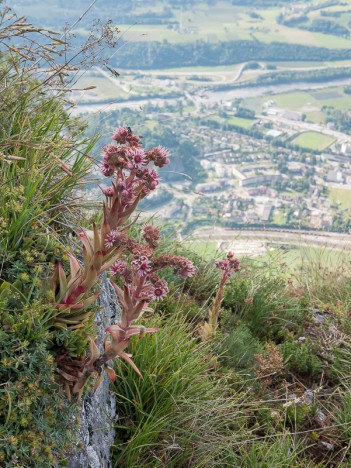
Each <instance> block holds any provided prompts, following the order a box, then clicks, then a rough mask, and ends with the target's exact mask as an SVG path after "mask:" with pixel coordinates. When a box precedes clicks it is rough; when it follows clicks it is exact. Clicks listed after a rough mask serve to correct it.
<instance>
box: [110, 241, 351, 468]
mask: <svg viewBox="0 0 351 468" xmlns="http://www.w3.org/2000/svg"><path fill="white" fill-rule="evenodd" d="M163 248H164V247H163ZM167 248H172V249H174V246H172V247H170V246H169V245H168V246H167ZM180 248H181V247H180ZM181 252H182V253H184V248H181ZM188 255H190V256H191V258H192V259H193V260H194V261H195V263H196V265H197V267H198V275H197V277H195V278H194V279H191V280H190V282H189V283H187V284H186V285H185V288H184V286H181V285H180V284H179V285H177V284H176V283H175V284H174V286H173V288H172V294H171V296H170V297H169V299H167V300H166V301H165V302H163V303H162V304H160V305H159V306H158V307H157V312H158V313H159V317H158V318H157V319H156V321H155V322H152V324H153V325H157V326H162V332H160V333H158V334H156V335H154V336H152V337H150V338H149V339H148V340H142V341H138V340H135V341H134V342H133V345H132V346H133V354H134V358H135V360H136V362H137V363H138V365H139V366H140V368H141V369H142V370H143V373H144V380H143V381H141V380H139V379H137V380H136V378H135V376H134V375H133V374H132V371H131V370H130V369H129V368H127V367H126V366H124V365H118V366H117V367H116V371H117V373H118V374H119V375H120V376H121V378H120V379H118V380H117V381H116V384H115V389H116V394H117V398H118V401H119V407H120V408H121V417H122V419H121V421H120V424H119V425H117V426H116V431H117V439H116V445H115V463H116V465H119V464H122V463H123V464H125V465H126V466H130V467H132V466H135V465H136V464H138V465H141V466H151V465H153V466H155V465H156V466H162V465H163V464H164V463H167V464H168V465H169V466H174V467H175V466H184V467H185V466H188V464H189V457H190V456H191V457H192V458H191V459H192V462H193V463H195V464H198V465H199V466H202V465H203V464H204V463H206V462H207V461H211V463H213V461H216V462H217V463H219V464H228V465H229V466H251V465H250V464H252V466H267V467H268V466H290V464H291V462H292V460H293V461H294V464H296V465H297V466H311V467H312V466H317V465H318V466H324V464H327V463H329V461H330V460H331V458H330V457H331V454H330V452H328V450H327V449H325V446H324V445H323V444H324V443H325V442H328V441H329V440H330V439H329V437H330V436H331V434H333V454H332V456H333V460H334V461H340V460H342V459H344V461H346V460H347V457H348V443H349V439H348V434H349V425H350V415H349V403H348V402H349V395H350V382H349V380H347V377H346V375H347V372H349V370H350V364H349V362H347V361H346V360H347V359H349V358H350V345H349V343H350V335H349V332H350V330H349V331H348V332H347V330H348V328H347V326H348V325H347V323H348V322H347V320H348V319H347V310H348V307H349V304H350V302H349V298H350V297H351V296H350V288H349V287H348V286H347V283H346V282H345V281H342V280H341V278H343V279H344V280H345V279H346V276H347V275H348V273H349V272H350V270H349V269H348V266H347V265H346V264H343V266H342V268H343V270H340V269H339V268H338V269H337V270H335V271H333V272H332V271H329V270H328V268H325V267H323V266H322V265H319V266H318V268H316V266H315V265H313V264H312V263H311V264H310V268H311V269H309V267H307V265H305V269H304V270H300V272H299V273H297V274H295V275H294V279H293V278H292V277H290V276H289V275H288V276H282V272H283V273H284V270H285V268H286V267H285V264H284V263H280V260H279V259H277V257H276V258H275V261H274V262H272V263H270V264H268V263H266V262H262V263H261V264H259V263H257V262H254V263H246V264H245V265H243V269H242V271H241V272H240V273H238V274H236V276H235V277H234V278H233V280H232V281H231V282H230V284H229V285H228V287H227V290H226V295H225V300H224V303H223V307H222V317H221V321H220V332H219V334H218V336H217V338H216V339H214V340H213V341H210V342H206V343H200V342H199V341H198V337H197V336H198V335H197V333H196V329H197V328H198V325H199V324H201V322H202V320H203V318H202V317H204V315H205V316H206V310H207V311H208V309H209V308H210V307H211V304H212V302H211V301H212V299H213V293H214V290H215V284H216V271H215V269H214V267H213V264H212V262H206V261H205V262H204V260H203V259H202V258H201V257H199V256H196V255H195V256H194V255H192V254H191V253H190V252H189V254H188ZM204 271H206V277H204V276H203V272H204ZM312 271H313V273H312ZM341 271H343V273H341ZM217 275H218V273H217ZM345 275H346V276H345ZM217 278H218V276H217ZM336 278H338V280H337V281H335V280H336ZM168 280H169V281H170V280H171V278H170V277H168ZM217 281H218V279H217ZM331 284H333V288H334V290H335V293H336V292H337V294H335V293H334V296H333V299H332V300H333V304H338V305H337V306H335V307H333V306H332V305H331V303H330V301H328V302H325V301H326V299H327V298H328V291H329V290H330V285H331ZM204 287H205V288H206V289H204ZM205 291H206V292H205ZM204 292H205V294H204ZM337 297H338V298H339V299H338V300H337ZM211 298H212V299H211ZM334 301H336V302H334ZM334 327H336V328H334ZM168 330H169V331H168ZM328 330H329V331H330V330H334V332H333V333H335V335H334V338H331V337H330V335H328ZM336 330H337V331H336ZM345 333H346V334H345ZM327 336H329V337H330V338H328V339H330V340H331V341H330V342H329V345H328V350H331V349H332V350H333V351H328V352H327V353H326V352H325V346H326V341H325V339H327V338H326V337H327ZM341 336H343V338H342V339H341V341H340V338H341ZM341 353H343V354H341ZM341 356H343V357H341ZM326 359H327V360H326ZM329 363H332V365H330V364H329ZM345 365H346V367H345ZM190 382H192V383H193V384H190ZM321 382H322V384H321ZM320 386H322V388H323V389H325V392H324V390H321V389H320V388H321V387H320ZM317 388H319V390H316V389H317ZM204 395H205V400H204ZM341 395H343V396H342V397H340V396H341ZM223 398H224V400H223ZM205 401H207V402H208V404H207V405H206V408H207V409H206V414H207V417H203V415H204V406H203V405H204V403H205ZM231 405H233V406H231ZM237 410H239V413H238V414H237V415H236V416H235V412H236V411H237ZM213 411H214V412H215V413H213ZM239 414H240V415H241V416H240V415H239ZM217 416H218V417H217ZM227 417H228V420H227ZM326 417H327V418H328V424H323V425H322V426H321V425H320V422H319V421H321V420H322V419H323V418H326ZM230 418H232V420H231V422H230V421H229V419H230ZM323 420H324V419H323ZM207 424H209V427H208V426H207ZM204 432H205V433H206V437H203V433H204ZM201 433H202V435H201ZM170 441H171V442H170ZM287 454H288V455H287ZM345 457H346V458H345Z"/></svg>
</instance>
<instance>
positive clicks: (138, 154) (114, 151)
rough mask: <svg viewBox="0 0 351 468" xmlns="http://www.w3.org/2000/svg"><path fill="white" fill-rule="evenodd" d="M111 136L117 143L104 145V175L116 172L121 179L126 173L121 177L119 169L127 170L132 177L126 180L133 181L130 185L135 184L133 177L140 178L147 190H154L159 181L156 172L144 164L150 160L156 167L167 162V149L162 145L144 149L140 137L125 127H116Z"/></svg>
mask: <svg viewBox="0 0 351 468" xmlns="http://www.w3.org/2000/svg"><path fill="white" fill-rule="evenodd" d="M112 138H113V139H114V140H115V141H116V142H117V145H113V144H110V145H106V146H105V147H104V154H103V156H102V159H103V163H102V166H101V170H102V173H103V174H104V175H105V176H106V177H112V176H113V175H114V174H115V173H116V172H117V173H118V175H119V177H120V178H121V179H125V177H126V174H124V177H123V174H122V172H121V170H128V171H130V172H132V173H133V177H132V178H131V180H129V181H128V182H133V184H132V185H135V183H136V182H137V180H136V181H135V180H134V179H140V180H142V181H144V182H146V185H147V188H148V190H154V189H155V188H156V187H157V185H158V183H159V180H158V174H157V173H156V172H155V171H154V170H152V169H151V170H150V169H147V168H146V166H148V165H149V164H150V163H151V162H153V164H154V165H155V166H157V167H163V166H164V165H166V164H169V151H168V150H166V149H165V148H163V147H162V146H157V147H156V148H153V149H152V150H150V151H147V150H144V149H143V148H142V147H141V145H140V138H139V137H138V136H136V135H134V134H133V132H132V131H131V130H130V129H128V128H125V127H121V128H118V129H117V130H116V133H115V134H114V136H113V137H112ZM129 185H130V184H129ZM128 188H129V187H126V186H125V187H124V189H128Z"/></svg>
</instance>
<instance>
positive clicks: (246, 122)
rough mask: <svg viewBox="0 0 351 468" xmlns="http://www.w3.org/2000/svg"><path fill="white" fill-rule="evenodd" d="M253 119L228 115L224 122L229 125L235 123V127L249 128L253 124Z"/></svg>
mask: <svg viewBox="0 0 351 468" xmlns="http://www.w3.org/2000/svg"><path fill="white" fill-rule="evenodd" d="M254 122H255V120H254V119H244V118H242V117H236V116H234V117H230V118H229V119H228V120H227V121H226V123H228V124H230V125H236V126H237V127H242V128H246V129H248V128H251V127H252V125H253V124H254Z"/></svg>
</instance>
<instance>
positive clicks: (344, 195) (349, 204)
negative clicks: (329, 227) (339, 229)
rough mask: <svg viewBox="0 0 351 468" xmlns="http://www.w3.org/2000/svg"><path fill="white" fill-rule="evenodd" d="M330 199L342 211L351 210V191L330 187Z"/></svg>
mask: <svg viewBox="0 0 351 468" xmlns="http://www.w3.org/2000/svg"><path fill="white" fill-rule="evenodd" d="M329 198H330V200H331V201H332V203H334V204H338V205H339V206H340V208H341V209H346V210H350V209H351V190H347V189H342V188H337V187H330V188H329Z"/></svg>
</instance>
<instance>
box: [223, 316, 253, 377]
mask: <svg viewBox="0 0 351 468" xmlns="http://www.w3.org/2000/svg"><path fill="white" fill-rule="evenodd" d="M222 346H223V348H222V349H223V357H222V361H223V363H224V364H225V365H226V366H227V367H230V368H233V369H235V370H240V369H245V370H252V369H253V367H254V364H255V362H256V357H255V356H256V354H259V353H260V352H261V351H262V345H261V343H260V342H259V341H258V340H257V339H256V338H255V337H254V336H253V335H252V333H251V331H250V329H249V327H248V326H247V325H246V324H244V323H239V324H238V325H237V326H236V327H235V328H233V330H231V331H230V332H229V333H228V334H227V335H226V336H225V337H224V338H223V345H222Z"/></svg>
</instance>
